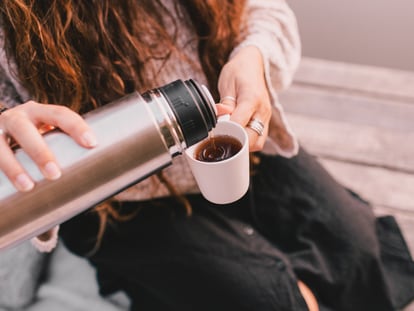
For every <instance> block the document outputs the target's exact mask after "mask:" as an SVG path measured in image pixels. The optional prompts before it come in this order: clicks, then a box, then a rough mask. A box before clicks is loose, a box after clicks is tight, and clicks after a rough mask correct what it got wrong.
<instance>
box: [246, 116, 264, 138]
mask: <svg viewBox="0 0 414 311" xmlns="http://www.w3.org/2000/svg"><path fill="white" fill-rule="evenodd" d="M247 127H248V128H250V129H252V130H253V131H255V132H256V133H257V134H258V135H259V136H263V132H264V124H263V122H262V121H260V120H259V119H256V118H253V119H251V120H250V121H249V123H247Z"/></svg>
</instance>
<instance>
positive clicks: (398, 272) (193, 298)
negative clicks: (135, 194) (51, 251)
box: [61, 150, 414, 311]
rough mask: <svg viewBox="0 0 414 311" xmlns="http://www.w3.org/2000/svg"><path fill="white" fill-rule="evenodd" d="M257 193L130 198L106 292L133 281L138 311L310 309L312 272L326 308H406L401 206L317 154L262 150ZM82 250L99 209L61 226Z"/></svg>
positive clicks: (409, 272)
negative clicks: (389, 204) (385, 210)
mask: <svg viewBox="0 0 414 311" xmlns="http://www.w3.org/2000/svg"><path fill="white" fill-rule="evenodd" d="M260 158H261V162H260V165H259V166H258V167H257V168H256V172H255V174H254V175H253V177H252V183H251V187H250V190H249V192H248V193H247V194H246V196H245V197H243V198H242V199H241V200H239V201H238V202H235V203H233V204H229V205H214V204H212V203H209V202H207V201H206V200H204V199H203V198H202V197H201V196H199V195H194V196H189V199H190V201H191V203H192V207H193V214H192V216H191V217H188V216H186V215H185V212H184V210H183V208H182V207H181V206H180V205H179V204H178V203H177V202H176V200H175V199H174V198H166V199H159V200H155V201H151V202H140V203H137V202H126V203H125V204H123V207H122V212H125V213H129V212H131V211H135V210H137V209H138V208H139V213H138V214H137V216H136V217H134V218H133V219H131V220H129V221H126V222H121V223H115V224H109V225H108V227H107V230H106V233H105V236H104V240H103V243H102V245H101V248H100V249H99V251H98V252H96V253H95V254H94V255H92V256H91V257H90V261H91V262H92V264H93V265H95V267H96V268H97V271H98V281H99V284H100V287H101V292H102V294H108V293H111V292H114V291H116V290H124V291H125V292H126V293H127V294H128V295H129V296H130V297H131V299H132V309H133V310H260V311H265V310H307V308H306V304H305V303H304V300H303V298H302V296H301V295H300V292H299V290H298V287H297V280H298V279H299V280H302V281H303V282H304V283H305V284H307V285H308V286H309V287H310V289H311V290H312V291H313V293H314V294H315V295H316V297H317V300H318V302H319V303H320V306H321V309H322V310H335V311H337V310H352V311H358V310H361V311H362V310H363V311H367V310H376V311H379V310H397V308H399V307H401V306H403V305H404V304H406V303H408V302H409V301H410V300H411V299H412V298H413V296H414V264H413V262H412V259H411V257H410V254H409V252H408V250H407V248H406V245H405V242H404V240H403V238H402V236H401V233H400V231H399V228H398V226H397V224H396V223H395V221H394V219H393V218H392V217H383V218H380V219H377V218H375V217H374V215H373V212H372V209H371V207H370V206H369V205H368V204H367V203H366V202H364V201H363V200H361V199H360V198H359V197H358V196H356V195H355V194H353V193H351V192H350V191H348V190H346V189H345V188H343V187H342V186H340V185H339V184H338V183H336V182H335V181H334V180H333V179H332V178H331V177H330V176H329V175H328V174H327V173H326V171H325V170H324V169H323V168H322V167H321V166H320V165H319V164H318V163H317V161H315V159H314V158H313V157H312V156H310V155H308V154H307V153H306V152H305V151H303V150H301V151H300V153H299V155H298V156H297V157H294V158H293V159H285V158H281V157H274V156H265V155H260ZM61 234H62V237H63V239H64V241H65V243H66V245H67V246H68V248H69V249H71V250H72V251H73V252H75V253H77V254H80V255H84V254H85V253H87V252H88V251H89V250H90V249H91V248H92V246H93V244H94V243H95V242H96V241H95V239H96V234H97V217H96V215H95V214H94V213H92V212H87V213H84V214H83V215H80V216H78V217H75V218H73V219H72V220H70V221H69V222H67V223H66V224H64V225H63V226H62V229H61Z"/></svg>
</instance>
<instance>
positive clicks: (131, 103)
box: [0, 80, 216, 249]
mask: <svg viewBox="0 0 414 311" xmlns="http://www.w3.org/2000/svg"><path fill="white" fill-rule="evenodd" d="M174 83H176V84H173V85H167V86H165V87H164V88H165V89H162V88H160V89H155V90H151V91H149V92H147V93H144V94H143V95H140V94H139V93H133V94H129V95H127V96H126V97H124V98H121V99H120V100H118V101H115V102H113V103H110V104H108V105H105V106H104V107H102V108H99V109H97V110H94V111H92V112H90V113H88V114H86V115H84V118H85V120H86V122H87V123H88V124H89V126H90V127H91V128H92V130H93V131H94V133H95V135H96V136H97V140H98V145H97V146H96V147H95V148H92V149H86V148H83V147H81V146H79V145H78V144H77V143H76V142H74V141H73V140H72V138H70V137H69V136H68V135H66V134H64V133H62V132H60V131H53V132H51V133H48V134H46V135H45V141H46V143H47V144H48V146H49V148H50V149H51V150H52V152H53V153H54V154H55V156H56V159H57V162H58V163H59V166H60V167H61V170H62V176H61V177H60V178H59V179H58V180H55V181H49V180H46V179H45V178H44V177H43V175H42V174H41V173H40V171H39V169H38V168H37V166H36V165H35V164H34V162H33V161H32V160H31V159H30V158H29V157H28V156H27V154H26V153H25V152H24V151H23V150H18V151H17V152H16V157H17V159H18V160H19V161H20V163H22V165H23V166H24V167H25V169H26V170H27V172H28V173H29V175H30V176H32V178H33V179H34V180H35V182H36V185H35V188H34V189H33V190H32V191H30V192H26V193H21V192H18V191H17V190H16V189H15V188H14V187H13V185H12V184H11V183H10V181H9V180H8V179H7V177H6V176H5V175H4V174H3V173H2V172H0V249H4V248H7V247H9V246H12V245H15V244H17V243H19V242H21V241H24V240H27V239H29V238H31V237H34V236H36V235H38V234H41V233H43V232H45V231H47V230H49V229H50V228H52V227H53V226H55V225H58V224H60V223H62V222H64V221H66V220H68V219H70V218H71V217H73V216H75V215H77V214H79V213H80V212H82V211H84V210H86V209H88V208H91V207H93V206H95V205H96V204H98V203H100V202H102V201H104V200H105V199H106V198H108V197H111V196H113V195H114V194H116V193H118V192H120V191H121V190H123V189H125V188H126V187H128V186H130V185H133V184H134V183H137V182H138V181H140V180H142V179H144V178H145V177H147V176H149V175H151V174H153V173H154V172H156V171H158V170H160V169H162V168H164V167H166V166H168V165H170V164H171V162H172V157H174V156H176V155H178V154H180V153H182V151H183V150H184V149H185V148H186V147H188V142H189V141H191V143H194V142H196V141H199V140H201V139H203V138H204V137H206V136H207V135H208V132H209V131H210V130H211V128H212V127H214V126H215V124H216V118H215V113H214V102H213V101H212V100H211V96H210V95H209V93H208V91H207V90H206V89H205V88H203V87H200V86H198V85H197V84H196V83H195V82H194V81H192V80H187V81H185V82H182V81H181V80H178V81H176V82H174ZM188 86H190V90H189V89H188ZM169 87H172V88H173V92H177V91H178V94H180V95H178V96H177V95H176V94H175V93H170V92H169ZM164 91H165V92H164ZM183 92H184V93H185V94H184V95H188V93H189V94H190V95H195V96H199V97H198V98H195V99H194V98H193V99H191V97H188V96H187V97H186V96H184V97H182V95H183V94H181V93H183ZM192 92H195V94H192ZM186 98H187V100H186ZM200 98H201V100H200ZM180 101H181V102H180ZM186 105H187V106H188V105H190V106H192V107H193V106H196V107H195V108H194V107H193V108H194V109H193V113H195V114H196V117H195V118H196V119H197V118H198V117H200V116H199V115H197V113H200V115H201V119H200V120H203V122H204V124H201V125H200V124H198V125H197V124H194V118H192V115H191V113H190V115H189V116H188V117H189V119H191V120H193V121H191V120H190V122H189V123H192V124H191V125H190V126H195V127H196V128H194V132H197V134H196V135H197V137H188V136H189V135H190V136H191V132H193V131H192V129H191V128H190V129H188V128H187V129H185V128H183V127H185V126H186V125H185V124H184V125H183V123H188V122H187V121H183V120H184V119H185V118H186V117H187V116H186V115H185V112H180V109H181V108H182V106H186ZM198 105H204V106H205V107H202V108H201V110H200V107H197V106H198ZM177 111H178V112H177ZM197 111H198V112H197ZM203 111H204V112H203ZM177 113H178V114H177ZM180 119H182V120H181V121H180ZM197 120H199V119H197Z"/></svg>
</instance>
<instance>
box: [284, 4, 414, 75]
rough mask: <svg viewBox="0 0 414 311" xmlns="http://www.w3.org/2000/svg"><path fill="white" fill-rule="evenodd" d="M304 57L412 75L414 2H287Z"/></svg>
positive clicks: (413, 60) (413, 65) (413, 66)
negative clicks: (300, 38)
mask: <svg viewBox="0 0 414 311" xmlns="http://www.w3.org/2000/svg"><path fill="white" fill-rule="evenodd" d="M287 1H288V3H289V4H290V6H291V7H292V9H293V10H294V11H295V13H296V15H297V18H298V23H299V29H300V32H301V36H302V42H303V54H304V55H305V56H311V57H319V58H325V59H331V60H338V61H346V62H353V63H360V64H367V65H378V66H385V67H391V68H398V69H404V70H414V0H342V1H339V0H287Z"/></svg>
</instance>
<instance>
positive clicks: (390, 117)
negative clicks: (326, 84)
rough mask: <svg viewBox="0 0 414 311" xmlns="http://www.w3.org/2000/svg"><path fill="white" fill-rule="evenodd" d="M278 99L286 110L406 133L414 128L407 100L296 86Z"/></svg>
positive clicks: (412, 115)
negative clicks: (400, 100)
mask: <svg viewBox="0 0 414 311" xmlns="http://www.w3.org/2000/svg"><path fill="white" fill-rule="evenodd" d="M413 85H414V84H413ZM413 89H414V87H413ZM279 98H280V103H281V104H282V106H283V107H284V109H285V111H287V112H292V113H297V114H304V115H307V116H312V117H320V118H326V119H331V120H337V121H343V122H348V123H352V124H360V125H370V126H376V127H381V128H384V129H391V130H399V131H404V132H406V131H414V122H413V120H414V105H411V104H407V103H402V102H395V101H392V100H391V101H390V100H387V99H380V98H370V97H364V96H360V95H354V94H349V93H347V92H345V91H343V92H341V91H332V90H323V89H318V88H314V87H303V86H295V85H293V86H292V87H291V88H290V89H289V90H287V91H285V92H282V93H281V94H280V96H279Z"/></svg>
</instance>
